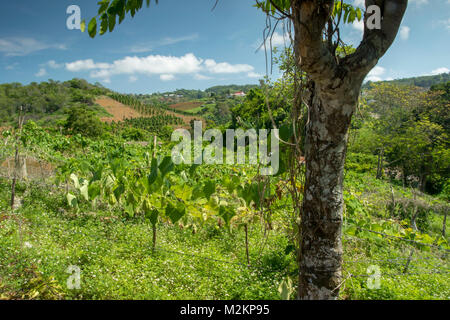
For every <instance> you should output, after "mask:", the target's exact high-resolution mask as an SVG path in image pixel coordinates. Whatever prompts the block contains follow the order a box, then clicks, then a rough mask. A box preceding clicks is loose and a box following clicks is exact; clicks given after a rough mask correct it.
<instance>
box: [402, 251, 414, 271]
mask: <svg viewBox="0 0 450 320" xmlns="http://www.w3.org/2000/svg"><path fill="white" fill-rule="evenodd" d="M413 253H414V249H411V253H410V254H409V257H408V260H406V264H405V268H404V269H403V273H407V272H408V268H409V264H410V263H411V259H412V255H413Z"/></svg>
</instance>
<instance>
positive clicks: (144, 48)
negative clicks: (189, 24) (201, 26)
mask: <svg viewBox="0 0 450 320" xmlns="http://www.w3.org/2000/svg"><path fill="white" fill-rule="evenodd" d="M196 39H198V34H197V33H194V34H190V35H187V36H183V37H176V38H173V37H166V38H163V39H161V40H159V41H154V42H148V43H141V44H137V45H135V46H133V47H131V49H130V52H131V53H143V52H149V51H153V49H155V48H158V47H163V46H168V45H172V44H177V43H180V42H185V41H193V40H196Z"/></svg>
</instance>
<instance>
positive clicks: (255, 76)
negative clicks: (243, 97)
mask: <svg viewBox="0 0 450 320" xmlns="http://www.w3.org/2000/svg"><path fill="white" fill-rule="evenodd" d="M247 77H249V78H262V77H263V75H262V74H259V73H256V72H253V71H251V72H249V73H247Z"/></svg>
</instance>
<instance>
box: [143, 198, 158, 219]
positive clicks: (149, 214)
mask: <svg viewBox="0 0 450 320" xmlns="http://www.w3.org/2000/svg"><path fill="white" fill-rule="evenodd" d="M143 209H144V213H145V217H146V218H147V219H149V220H150V223H151V224H152V225H155V224H156V223H157V222H158V216H159V211H158V209H156V208H153V206H152V205H151V203H150V201H149V200H148V199H147V200H145V201H144V206H143Z"/></svg>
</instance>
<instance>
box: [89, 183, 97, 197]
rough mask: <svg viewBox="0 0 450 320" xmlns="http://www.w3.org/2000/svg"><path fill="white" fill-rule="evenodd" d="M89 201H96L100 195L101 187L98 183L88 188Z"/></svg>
mask: <svg viewBox="0 0 450 320" xmlns="http://www.w3.org/2000/svg"><path fill="white" fill-rule="evenodd" d="M88 194H89V199H92V200H94V199H95V198H97V197H98V196H99V195H100V185H99V184H98V183H94V184H90V185H89V188H88Z"/></svg>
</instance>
